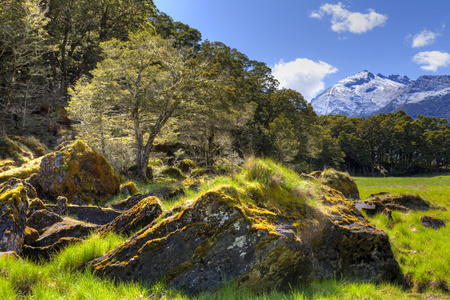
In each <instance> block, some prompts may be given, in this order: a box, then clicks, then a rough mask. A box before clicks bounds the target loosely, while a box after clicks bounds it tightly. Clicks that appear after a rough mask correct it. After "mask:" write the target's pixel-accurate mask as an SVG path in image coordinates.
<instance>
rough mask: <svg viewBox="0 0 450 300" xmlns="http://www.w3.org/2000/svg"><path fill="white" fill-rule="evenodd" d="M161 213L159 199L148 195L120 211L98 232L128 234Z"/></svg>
mask: <svg viewBox="0 0 450 300" xmlns="http://www.w3.org/2000/svg"><path fill="white" fill-rule="evenodd" d="M161 213H162V203H161V201H160V200H159V199H158V198H157V197H154V196H150V197H147V198H145V199H143V200H141V201H139V203H138V204H136V205H135V206H133V207H132V208H130V209H129V210H127V211H125V212H124V213H122V214H121V215H120V216H118V217H117V218H115V219H114V221H112V222H111V223H108V224H106V225H104V226H102V227H101V228H100V229H99V230H98V232H99V233H100V234H103V235H104V234H106V233H108V232H115V233H118V234H120V233H123V234H128V233H130V232H131V231H133V230H136V229H140V228H142V227H144V226H146V225H148V224H150V223H151V222H152V221H153V220H155V219H156V218H158V217H159V216H160V215H161Z"/></svg>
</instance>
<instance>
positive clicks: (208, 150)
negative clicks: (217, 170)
mask: <svg viewBox="0 0 450 300" xmlns="http://www.w3.org/2000/svg"><path fill="white" fill-rule="evenodd" d="M213 147H214V129H213V130H212V131H211V134H210V135H209V137H208V144H207V147H206V165H207V166H212V164H213V156H214V153H213Z"/></svg>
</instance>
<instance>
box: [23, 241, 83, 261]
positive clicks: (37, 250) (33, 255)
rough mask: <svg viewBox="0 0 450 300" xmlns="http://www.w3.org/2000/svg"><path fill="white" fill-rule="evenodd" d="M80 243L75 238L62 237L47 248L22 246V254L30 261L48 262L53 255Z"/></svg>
mask: <svg viewBox="0 0 450 300" xmlns="http://www.w3.org/2000/svg"><path fill="white" fill-rule="evenodd" d="M81 241H82V240H81V239H79V238H75V237H63V238H60V239H59V240H58V241H57V242H56V243H53V244H51V245H49V246H43V247H33V246H30V245H24V246H23V253H22V254H23V255H24V256H26V257H28V258H30V259H33V260H37V261H40V260H48V259H50V257H51V256H52V255H53V254H55V253H57V252H59V251H61V250H62V249H64V248H65V247H67V246H69V245H71V244H74V243H79V242H81Z"/></svg>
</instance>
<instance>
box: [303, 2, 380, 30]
mask: <svg viewBox="0 0 450 300" xmlns="http://www.w3.org/2000/svg"><path fill="white" fill-rule="evenodd" d="M325 15H331V30H333V31H335V32H338V33H342V32H346V31H349V32H351V33H364V32H367V31H369V30H372V29H373V28H375V27H377V26H383V25H384V24H385V23H386V21H387V19H388V17H387V16H386V15H382V14H379V13H376V12H375V11H374V10H373V9H369V10H368V13H366V14H362V13H359V12H351V11H349V10H347V9H345V6H344V5H342V3H341V2H339V3H338V4H328V3H327V4H324V5H322V6H321V7H320V9H319V10H318V11H314V12H312V13H311V14H310V15H309V16H310V17H311V18H315V19H319V20H320V19H322V18H323V17H324V16H325Z"/></svg>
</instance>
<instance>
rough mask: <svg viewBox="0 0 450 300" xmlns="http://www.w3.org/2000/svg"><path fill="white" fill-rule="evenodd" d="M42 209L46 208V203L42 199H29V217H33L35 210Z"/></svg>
mask: <svg viewBox="0 0 450 300" xmlns="http://www.w3.org/2000/svg"><path fill="white" fill-rule="evenodd" d="M41 209H45V204H44V202H43V201H42V200H41V199H39V198H34V199H33V200H31V201H29V205H28V211H27V218H29V217H31V215H32V214H33V213H34V212H36V211H38V210H41Z"/></svg>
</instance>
